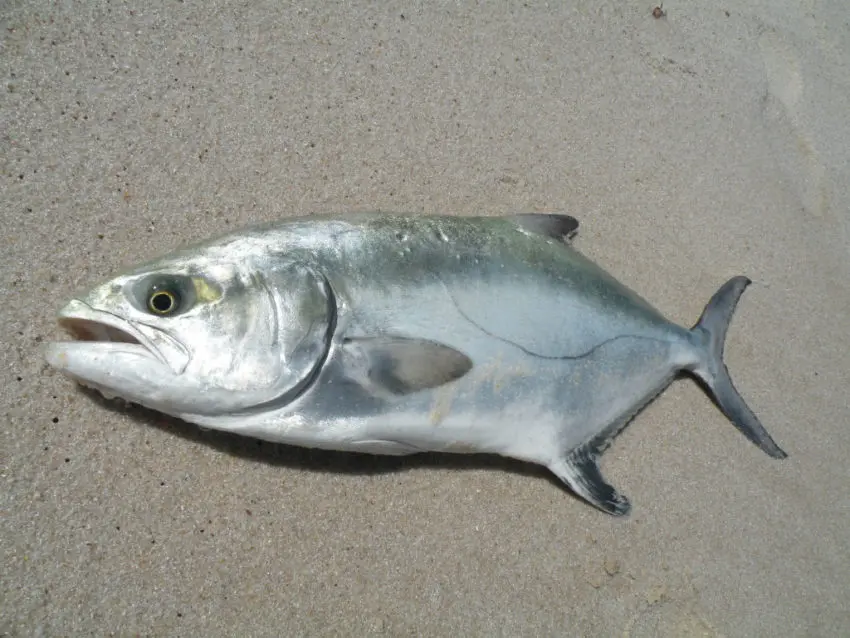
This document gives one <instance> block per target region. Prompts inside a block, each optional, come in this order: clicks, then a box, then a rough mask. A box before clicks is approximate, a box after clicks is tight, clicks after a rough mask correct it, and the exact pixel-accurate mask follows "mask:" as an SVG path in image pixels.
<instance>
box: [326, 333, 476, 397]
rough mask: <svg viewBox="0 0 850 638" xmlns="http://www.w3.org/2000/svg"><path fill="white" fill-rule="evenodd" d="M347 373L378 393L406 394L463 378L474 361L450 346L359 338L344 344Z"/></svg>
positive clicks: (414, 340) (416, 340)
mask: <svg viewBox="0 0 850 638" xmlns="http://www.w3.org/2000/svg"><path fill="white" fill-rule="evenodd" d="M343 349H344V356H345V361H346V376H348V377H349V378H352V379H354V380H356V381H358V382H359V383H360V384H361V385H363V386H364V387H367V388H369V389H371V390H372V391H373V393H377V394H389V395H393V396H403V395H407V394H411V393H413V392H418V391H420V390H427V389H430V388H437V387H439V386H441V385H444V384H446V383H449V382H451V381H455V380H456V379H460V378H461V377H462V376H463V375H465V374H466V373H467V372H469V371H470V370H471V369H472V360H471V359H470V358H469V357H467V356H466V355H465V354H463V353H462V352H459V351H457V350H455V349H454V348H450V347H449V346H445V345H442V344H440V343H435V342H433V341H425V340H422V339H407V338H404V337H359V338H350V339H346V340H345V342H344V344H343Z"/></svg>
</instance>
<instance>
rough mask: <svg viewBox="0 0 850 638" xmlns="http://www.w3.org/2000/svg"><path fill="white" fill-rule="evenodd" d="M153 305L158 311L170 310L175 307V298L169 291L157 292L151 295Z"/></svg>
mask: <svg viewBox="0 0 850 638" xmlns="http://www.w3.org/2000/svg"><path fill="white" fill-rule="evenodd" d="M151 306H153V308H154V310H156V311H157V312H168V311H169V310H171V309H172V308H173V307H174V298H173V297H172V296H171V295H169V294H168V293H167V292H157V293H154V296H153V297H151Z"/></svg>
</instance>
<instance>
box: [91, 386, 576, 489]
mask: <svg viewBox="0 0 850 638" xmlns="http://www.w3.org/2000/svg"><path fill="white" fill-rule="evenodd" d="M78 390H79V392H81V393H82V394H84V395H86V396H87V397H88V398H89V399H90V400H91V401H93V402H95V403H96V404H98V406H100V407H101V408H103V409H105V410H109V411H110V412H113V413H116V414H122V415H125V416H128V417H130V418H131V419H132V420H133V421H135V422H136V423H138V424H140V425H141V426H143V427H154V428H156V429H158V430H161V431H164V432H168V433H169V434H172V435H175V436H178V437H180V438H181V439H184V440H186V441H190V442H192V443H200V444H202V445H208V446H210V447H212V448H214V449H216V450H219V451H221V452H224V453H225V454H228V455H230V456H233V457H236V458H241V459H245V460H248V461H251V462H255V463H263V464H265V465H273V466H278V467H286V468H293V469H300V470H307V471H312V472H330V473H335V474H351V475H377V474H392V473H399V472H406V471H410V470H413V469H419V468H435V469H451V470H494V471H499V470H501V471H503V472H510V473H512V474H518V475H521V476H528V477H535V478H541V479H545V480H547V481H549V482H550V483H551V484H553V485H555V486H556V487H558V488H559V489H561V490H562V491H564V492H566V493H567V494H569V495H570V496H573V497H574V498H577V497H575V495H573V494H572V492H570V491H569V490H568V489H567V488H566V487H565V486H564V484H563V483H561V482H560V481H559V480H558V479H557V478H556V477H555V476H554V475H553V474H552V473H551V472H549V470H548V469H546V468H544V467H543V466H540V465H536V464H534V463H527V462H524V461H519V460H516V459H511V458H507V457H503V456H498V455H495V454H483V453H480V454H477V453H473V454H450V453H441V452H421V453H418V454H411V455H407V456H390V455H377V454H366V453H360V452H340V451H335V450H321V449H315V448H304V447H298V446H295V445H286V444H284V443H272V442H269V441H262V440H260V439H255V438H253V437H248V436H242V435H238V434H231V433H229V432H223V431H219V430H210V429H203V428H201V427H199V426H197V425H195V424H193V423H189V422H187V421H183V420H181V419H178V418H176V417H172V416H169V415H166V414H163V413H160V412H156V411H155V410H150V409H148V408H145V407H142V406H139V405H136V404H126V403H121V402H118V401H115V400H110V399H106V398H104V397H103V395H101V394H100V393H99V392H97V391H96V390H91V389H89V388H85V387H80V388H78Z"/></svg>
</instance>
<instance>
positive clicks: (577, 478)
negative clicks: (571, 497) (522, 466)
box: [549, 446, 631, 516]
mask: <svg viewBox="0 0 850 638" xmlns="http://www.w3.org/2000/svg"><path fill="white" fill-rule="evenodd" d="M549 469H550V470H551V471H552V472H553V473H554V474H555V475H556V476H557V477H558V478H559V479H561V480H562V481H563V482H564V483H566V484H567V485H569V487H570V489H572V490H573V491H574V492H575V493H576V494H578V495H579V496H580V497H582V498H583V499H584V500H586V501H587V502H588V503H590V504H591V505H593V506H594V507H597V508H599V509H600V510H602V511H603V512H605V513H607V514H611V515H612V516H624V515H626V514H628V513H629V510H630V509H631V505H630V503H629V499H627V498H626V497H625V496H623V495H622V494H620V493H619V492H618V491H617V490H616V489H615V488H614V487H613V486H612V485H610V484H609V483H608V482H607V481H606V480H605V479H604V478H603V476H602V472H600V471H599V465H598V464H597V455H596V453H595V451H594V450H593V448H592V447H588V446H583V447H580V448H578V449H576V450H573V451H572V452H571V453H570V454H568V455H567V456H566V457H564V458H562V459H558V460H557V461H555V462H554V463H552V464H551V465H550V466H549Z"/></svg>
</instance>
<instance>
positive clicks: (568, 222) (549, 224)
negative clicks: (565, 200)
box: [513, 213, 578, 242]
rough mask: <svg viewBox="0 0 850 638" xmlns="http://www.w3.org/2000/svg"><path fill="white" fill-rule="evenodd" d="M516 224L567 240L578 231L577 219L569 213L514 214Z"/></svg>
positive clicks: (535, 231)
mask: <svg viewBox="0 0 850 638" xmlns="http://www.w3.org/2000/svg"><path fill="white" fill-rule="evenodd" d="M513 218H514V219H515V220H516V223H517V225H519V226H520V228H523V229H524V230H527V231H528V232H530V233H536V234H538V235H544V236H546V237H551V238H552V239H557V240H560V241H563V242H568V241H570V240H571V239H572V238H573V235H575V234H576V232H578V220H577V219H576V218H575V217H570V216H569V215H554V214H549V213H528V214H524V215H514V216H513Z"/></svg>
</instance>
